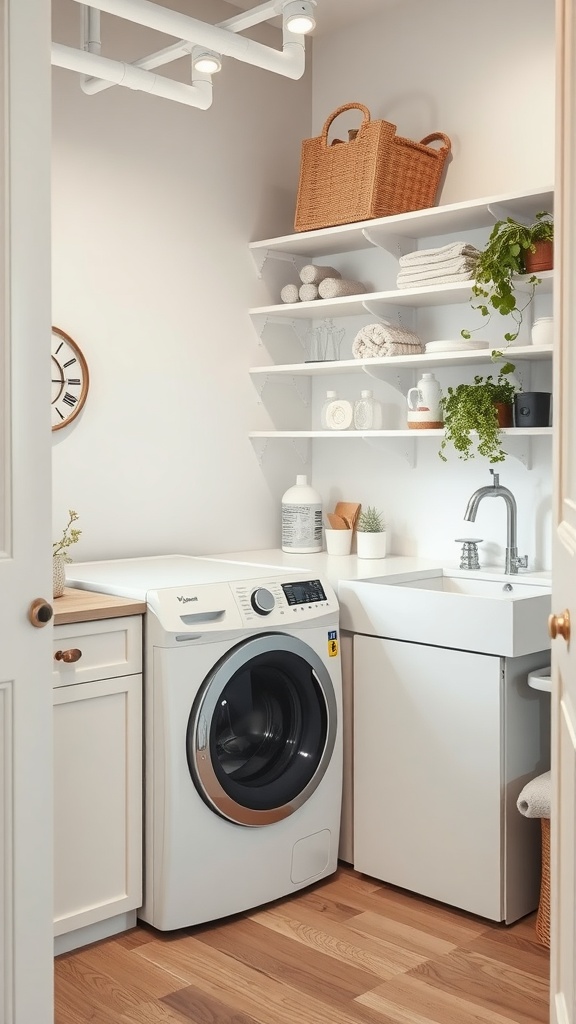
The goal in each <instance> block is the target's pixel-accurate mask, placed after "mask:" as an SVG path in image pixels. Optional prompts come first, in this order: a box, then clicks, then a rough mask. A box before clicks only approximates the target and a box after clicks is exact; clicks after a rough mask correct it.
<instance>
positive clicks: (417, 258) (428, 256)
mask: <svg viewBox="0 0 576 1024" xmlns="http://www.w3.org/2000/svg"><path fill="white" fill-rule="evenodd" d="M479 255H480V252H479V250H478V249H477V248H476V247H475V246H474V245H469V244H468V243H467V242H451V243H450V244H449V245H441V246H440V247H439V248H437V249H417V250H415V251H414V252H407V253H406V255H405V256H401V257H400V259H399V260H398V262H399V264H400V266H401V267H418V266H422V265H429V264H434V263H443V262H444V260H449V259H453V258H454V257H456V256H467V257H470V258H471V259H477V258H478V256H479Z"/></svg>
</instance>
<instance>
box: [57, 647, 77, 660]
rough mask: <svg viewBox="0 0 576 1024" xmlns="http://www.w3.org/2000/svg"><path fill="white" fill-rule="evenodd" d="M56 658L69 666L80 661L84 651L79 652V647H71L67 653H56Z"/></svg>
mask: <svg viewBox="0 0 576 1024" xmlns="http://www.w3.org/2000/svg"><path fill="white" fill-rule="evenodd" d="M54 657H55V658H56V661H65V662H66V664H68V663H69V662H71V661H80V658H81V657H82V651H79V650H78V648H77V647H70V648H69V649H68V650H67V651H56V653H55V655H54Z"/></svg>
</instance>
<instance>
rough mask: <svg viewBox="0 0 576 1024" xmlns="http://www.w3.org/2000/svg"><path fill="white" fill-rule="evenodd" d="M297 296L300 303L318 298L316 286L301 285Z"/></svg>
mask: <svg viewBox="0 0 576 1024" xmlns="http://www.w3.org/2000/svg"><path fill="white" fill-rule="evenodd" d="M298 294H299V296H300V299H301V301H302V302H311V301H312V299H317V298H318V285H316V284H301V285H300V290H299V292H298Z"/></svg>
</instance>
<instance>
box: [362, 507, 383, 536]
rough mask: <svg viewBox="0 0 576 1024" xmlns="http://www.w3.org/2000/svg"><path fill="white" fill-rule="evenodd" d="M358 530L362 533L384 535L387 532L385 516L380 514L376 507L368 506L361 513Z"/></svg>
mask: <svg viewBox="0 0 576 1024" xmlns="http://www.w3.org/2000/svg"><path fill="white" fill-rule="evenodd" d="M356 529H357V530H358V531H359V532H360V533H384V531H385V530H386V520H385V519H384V514H383V513H382V512H379V511H378V509H377V508H375V506H374V505H368V506H367V507H366V508H365V509H364V510H363V511H362V512H360V515H359V516H358V526H357V527H356Z"/></svg>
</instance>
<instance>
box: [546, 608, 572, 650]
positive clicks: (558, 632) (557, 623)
mask: <svg viewBox="0 0 576 1024" xmlns="http://www.w3.org/2000/svg"><path fill="white" fill-rule="evenodd" d="M548 633H549V634H550V637H551V639H552V640H555V639H556V637H557V636H561V637H563V639H564V640H565V641H566V643H568V641H569V640H570V612H569V611H568V609H567V608H566V610H565V611H564V612H562V615H550V616H549V618H548Z"/></svg>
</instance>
